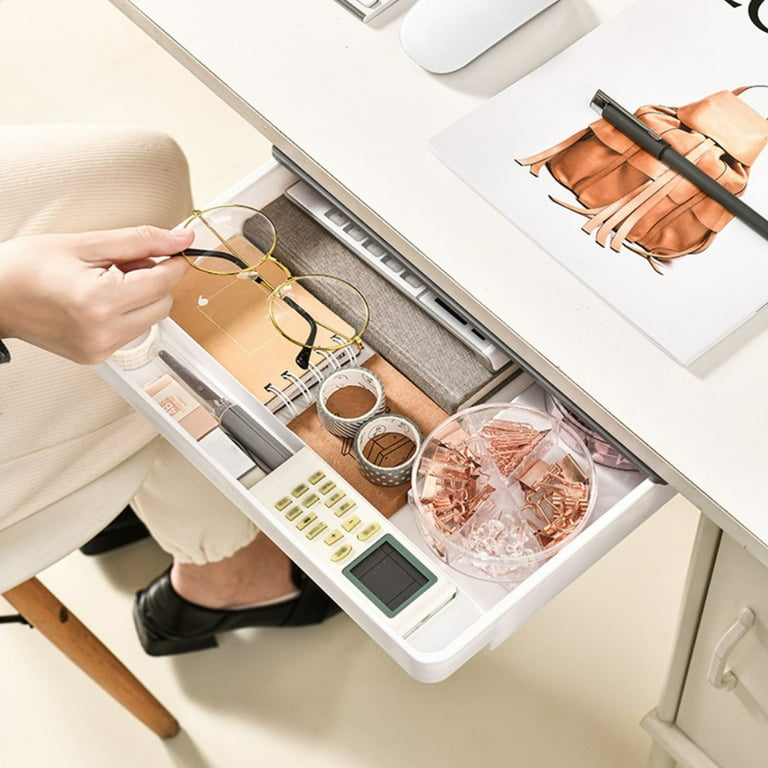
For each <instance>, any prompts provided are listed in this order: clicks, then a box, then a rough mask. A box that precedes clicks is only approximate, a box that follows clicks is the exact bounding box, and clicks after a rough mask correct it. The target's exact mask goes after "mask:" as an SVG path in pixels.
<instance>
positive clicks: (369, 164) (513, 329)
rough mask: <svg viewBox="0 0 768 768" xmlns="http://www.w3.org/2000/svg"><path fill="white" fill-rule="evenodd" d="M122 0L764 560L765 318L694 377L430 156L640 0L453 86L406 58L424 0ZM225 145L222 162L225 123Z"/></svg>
mask: <svg viewBox="0 0 768 768" xmlns="http://www.w3.org/2000/svg"><path fill="white" fill-rule="evenodd" d="M113 2H115V4H116V5H117V6H118V7H120V8H121V9H122V10H124V11H125V12H126V13H127V14H128V15H129V16H131V17H132V18H133V19H134V20H135V21H137V23H139V24H140V25H141V26H143V27H144V28H145V29H146V30H147V31H148V32H149V33H150V34H152V35H153V36H154V37H155V38H156V39H158V41H159V42H160V43H161V44H162V45H164V46H165V47H167V48H168V49H169V50H170V51H171V52H172V53H174V55H176V56H177V57H179V58H180V60H181V61H182V62H183V63H185V64H186V65H187V66H188V67H189V68H190V69H191V70H192V71H193V72H195V73H196V74H197V75H198V76H199V77H201V79H202V80H204V81H205V82H207V83H208V84H209V85H210V87H211V88H213V89H214V91H216V92H217V93H218V94H219V95H220V96H221V97H222V98H223V99H224V100H225V101H227V102H228V103H229V104H231V105H232V106H233V107H234V108H235V109H237V110H238V111H239V112H241V113H242V114H243V115H244V116H245V117H246V118H247V119H248V120H249V121H250V122H251V123H252V124H253V125H254V126H255V127H256V128H257V129H258V130H259V131H261V132H262V133H263V134H264V135H265V136H266V137H267V138H268V139H269V140H271V141H272V142H273V143H274V144H275V145H276V146H277V147H279V148H280V149H281V150H283V151H284V152H285V153H286V154H287V155H289V156H290V157H292V158H293V159H294V160H296V161H297V162H299V163H300V165H302V166H303V167H304V168H305V169H306V170H307V171H308V172H310V173H311V174H312V175H313V176H314V177H315V178H316V179H317V180H318V181H319V182H320V183H322V184H323V185H324V186H325V187H326V188H327V189H328V190H329V191H330V192H331V193H332V194H334V195H335V196H336V197H337V198H338V199H339V200H340V201H341V202H343V203H344V204H346V205H347V206H348V207H349V208H350V209H351V210H353V211H354V212H355V213H356V214H358V215H359V216H360V217H361V218H362V219H363V220H364V221H366V223H368V224H369V225H371V226H372V227H373V228H374V229H376V230H377V231H378V232H379V233H380V234H382V235H383V236H384V237H386V238H387V239H388V240H389V241H390V243H391V244H392V245H393V246H394V247H395V248H397V249H398V250H400V251H401V252H402V253H403V254H404V255H405V256H407V257H408V258H409V259H410V260H411V261H412V262H413V263H414V264H415V265H416V266H417V267H418V268H419V269H421V270H422V271H423V272H424V273H425V274H427V275H428V276H429V277H431V278H432V279H433V280H435V281H436V282H437V283H438V284H440V285H441V286H443V287H444V288H446V289H447V290H448V291H449V292H450V293H451V294H452V295H454V296H455V297H456V298H458V299H459V300H460V301H461V302H462V303H463V304H464V305H465V306H466V307H467V308H468V309H469V311H470V312H471V313H472V314H474V315H475V316H476V317H477V318H478V319H479V320H480V322H481V323H483V324H484V325H486V326H487V327H488V328H489V329H490V330H491V331H492V332H494V333H496V334H497V335H499V336H500V337H501V338H503V339H504V341H505V342H507V343H508V344H510V346H511V347H512V348H513V349H514V350H515V351H516V352H517V353H519V354H520V355H521V356H522V357H523V358H524V359H526V360H527V361H528V363H530V364H531V365H532V366H534V367H535V368H536V369H537V370H538V371H539V372H540V373H541V374H542V375H544V376H545V377H547V378H548V379H549V380H550V381H551V382H552V383H553V384H554V385H555V386H556V387H557V388H558V389H560V390H561V391H562V392H564V393H565V394H566V395H567V396H568V397H570V398H571V399H572V400H573V401H574V402H576V403H577V404H578V405H579V406H580V407H582V408H583V409H584V410H585V411H586V412H587V413H589V414H590V415H591V416H593V417H594V418H596V419H597V420H598V421H599V422H600V423H602V424H603V425H604V426H605V427H606V428H607V429H608V430H610V431H611V432H612V433H613V434H615V435H616V436H617V438H618V439H619V440H620V441H621V442H622V443H623V444H624V445H626V446H627V447H628V448H629V449H630V450H631V451H633V452H634V453H635V455H637V456H638V457H639V458H640V459H642V460H643V461H645V462H646V463H647V464H648V465H649V466H650V467H652V468H653V469H654V470H656V471H657V472H658V473H659V474H660V475H661V476H662V477H664V478H665V479H666V480H668V481H669V482H670V483H671V484H672V485H674V486H675V488H677V489H678V490H679V491H680V492H681V493H683V494H684V495H686V496H687V497H688V498H689V499H690V500H691V501H693V502H694V503H695V504H697V505H698V506H699V507H701V508H702V509H703V510H704V511H705V512H706V513H707V514H708V515H709V516H710V517H712V518H713V519H714V521H715V522H716V523H717V524H718V525H720V526H721V527H722V528H724V529H725V530H726V531H728V532H729V533H730V534H731V535H733V536H734V537H735V538H736V539H737V540H740V541H741V542H742V543H743V544H745V545H747V546H748V547H749V548H750V549H751V550H752V551H753V552H754V553H755V554H756V555H758V557H760V559H766V554H765V552H766V551H768V549H766V548H768V513H767V512H766V511H765V504H764V501H763V499H764V496H763V488H762V480H763V473H764V471H765V463H766V459H768V331H766V330H763V331H759V330H756V329H755V328H754V324H753V326H751V327H750V329H749V330H750V332H749V333H747V332H741V333H739V332H737V333H735V334H732V336H731V337H729V339H728V340H727V342H725V343H723V344H721V345H719V347H718V349H717V354H716V355H713V356H710V359H709V360H708V361H707V363H706V365H705V366H704V367H703V368H702V369H701V370H696V371H694V370H693V369H686V368H685V367H683V366H681V365H680V364H678V363H676V362H675V361H674V360H672V359H671V358H670V357H668V356H667V355H666V354H664V353H663V352H662V351H660V350H659V349H658V348H657V347H656V346H654V345H653V344H652V343H651V342H650V341H649V340H648V339H647V338H646V337H644V336H643V335H642V334H641V333H640V332H639V331H637V330H636V329H635V328H634V327H632V326H631V325H630V324H629V323H628V322H626V321H625V320H624V319H623V318H622V317H620V316H619V315H618V314H617V313H616V312H615V311H614V310H613V309H611V308H610V307H609V306H608V305H607V304H605V303H604V302H603V301H602V300H600V299H599V298H597V297H596V296H595V295H594V294H593V293H592V292H591V291H590V290H589V289H587V288H586V287H585V286H583V285H582V284H581V283H580V282H579V281H578V280H577V279H576V278H574V277H573V276H572V275H571V274H569V273H568V272H567V271H566V270H565V269H564V268H563V267H561V266H560V265H559V264H558V263H557V262H556V261H555V260H554V259H552V258H550V257H549V256H548V255H547V254H545V253H544V252H543V251H541V250H540V249H539V248H538V247H537V246H536V245H534V244H533V243H532V242H531V241H530V240H529V239H528V238H527V237H526V236H525V235H523V234H522V233H521V232H520V231H519V230H517V229H516V228H515V227H514V226H513V225H512V224H511V223H510V222H509V221H507V220H506V219H505V218H504V217H503V216H501V215H500V214H499V213H497V212H496V211H495V210H494V209H493V208H492V207H491V206H490V205H488V204H487V203H486V202H485V201H483V200H482V199H481V198H480V197H479V196H478V195H477V194H476V193H475V192H473V191H472V190H471V189H470V188H469V187H468V186H467V185H465V184H464V183H463V182H462V181H461V180H459V179H458V178H457V177H456V176H454V175H453V173H452V172H451V171H449V170H448V169H447V168H446V167H445V166H444V165H443V164H442V163H441V162H440V161H439V160H438V159H437V158H436V157H435V156H434V155H433V153H432V152H431V151H430V149H429V147H428V141H429V139H430V138H431V137H433V136H434V135H435V134H437V133H439V132H440V131H442V130H443V129H444V128H446V127H447V126H449V125H451V124H453V123H454V122H456V121H457V120H458V119H460V118H461V117H463V116H464V115H466V114H467V113H469V112H470V111H472V110H473V109H475V108H477V107H478V106H479V105H481V104H482V103H483V102H484V101H485V100H486V99H487V98H489V97H490V96H492V95H494V94H495V93H497V92H499V91H500V90H502V89H503V88H505V87H506V86H507V85H509V84H511V83H512V82H514V81H516V80H517V79H519V78H520V77H522V76H523V75H525V74H526V73H528V72H529V71H531V70H532V69H534V68H535V67H536V66H538V65H539V64H542V63H543V62H544V61H546V60H547V59H549V58H550V57H551V56H553V55H555V54H556V53H558V52H559V51H560V50H562V49H563V48H565V47H566V46H567V45H568V44H570V43H571V42H572V41H574V40H575V39H577V38H578V37H580V36H581V35H583V34H584V33H586V32H588V31H589V30H590V29H592V28H594V27H595V26H596V25H597V24H598V23H599V22H600V21H602V20H604V19H606V18H608V17H609V16H610V15H612V14H613V13H615V12H616V11H618V10H620V9H621V8H622V7H624V6H625V5H626V4H627V0H560V1H559V2H557V3H555V5H553V6H551V7H550V8H549V9H547V10H546V11H544V12H543V13H542V14H540V15H539V16H538V17H536V18H535V19H533V20H532V21H531V22H529V23H528V24H526V25H525V26H524V27H523V28H521V29H520V30H518V31H517V32H515V33H514V34H513V35H511V36H510V37H508V38H507V39H506V40H504V41H502V42H501V43H499V44H498V45H497V46H496V47H495V48H493V49H492V50H491V51H489V52H488V53H486V54H484V55H483V56H482V57H481V58H479V59H478V60H476V61H475V62H473V63H472V64H470V65H469V66H467V67H466V68H464V69H463V70H461V71H459V72H457V73H454V74H452V75H431V74H429V73H427V72H426V71H424V70H422V69H420V68H419V67H418V66H417V65H416V64H414V63H413V62H411V61H410V59H408V57H407V56H406V54H405V53H404V52H403V50H402V48H401V47H400V43H399V27H400V23H401V21H402V17H403V15H404V13H405V12H406V11H407V10H408V9H409V8H410V7H411V5H412V2H410V0H400V2H399V3H396V4H395V5H394V6H393V7H392V8H390V9H389V10H388V11H386V12H385V13H383V14H382V15H381V16H380V17H378V18H377V19H376V20H375V21H374V22H372V23H371V24H369V25H366V24H363V23H362V22H360V21H359V20H358V19H357V18H356V17H354V16H353V15H352V14H351V13H350V12H348V11H347V10H345V9H344V8H343V7H342V6H341V5H340V4H338V3H336V2H334V0H292V2H285V0H257V1H255V2H253V1H252V2H248V3H243V2H242V0H218V2H217V3H216V4H215V6H212V5H211V4H210V3H208V2H205V1H204V0H187V2H186V3H184V5H183V9H182V8H181V7H180V6H179V4H178V3H177V2H175V1H174V0H134V1H133V2H128V0H113ZM211 137H212V150H215V126H211ZM513 284H514V285H516V287H517V290H516V291H515V301H514V302H511V301H510V286H511V285H513ZM521 285H522V287H523V290H520V287H521ZM542 297H546V301H544V300H542ZM764 314H765V312H763V315H764ZM763 326H765V323H764V322H763Z"/></svg>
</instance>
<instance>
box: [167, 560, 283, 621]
mask: <svg viewBox="0 0 768 768" xmlns="http://www.w3.org/2000/svg"><path fill="white" fill-rule="evenodd" d="M218 565H219V564H218V563H215V564H207V565H193V564H190V563H176V562H175V563H174V564H173V566H172V568H171V573H170V578H171V585H172V586H173V588H174V590H175V591H176V593H177V594H178V595H180V596H181V597H183V598H184V599H185V600H188V601H189V602H190V603H194V604H195V605H199V606H202V607H204V608H211V609H213V610H236V609H238V608H248V607H254V606H257V605H261V604H266V603H270V602H280V601H282V600H289V599H291V598H292V597H295V596H296V594H297V590H296V586H295V585H294V583H293V581H292V579H291V576H290V568H288V569H287V572H286V573H285V574H281V573H268V574H265V576H266V578H258V577H256V575H255V574H247V575H245V576H244V575H243V574H241V573H237V572H230V571H228V570H227V569H226V568H221V567H215V566H218ZM211 566H214V567H211Z"/></svg>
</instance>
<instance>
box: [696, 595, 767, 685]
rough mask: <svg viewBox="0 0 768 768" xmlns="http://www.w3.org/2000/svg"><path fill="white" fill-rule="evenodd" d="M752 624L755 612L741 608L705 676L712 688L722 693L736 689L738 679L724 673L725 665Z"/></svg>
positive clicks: (721, 641) (720, 643) (730, 673)
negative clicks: (722, 691)
mask: <svg viewBox="0 0 768 768" xmlns="http://www.w3.org/2000/svg"><path fill="white" fill-rule="evenodd" d="M754 623H755V612H754V611H753V610H752V609H751V608H742V609H741V613H740V614H739V618H738V620H737V621H736V622H735V623H734V624H733V625H732V626H731V627H730V629H728V630H726V632H725V634H724V635H723V636H722V637H721V638H720V642H719V643H718V644H717V647H716V648H715V653H714V656H712V663H711V664H710V665H709V674H708V675H707V679H708V680H709V682H710V684H711V685H712V686H713V687H715V688H719V689H721V690H724V691H732V690H733V689H734V688H735V687H736V683H737V682H738V678H737V677H736V675H735V674H734V673H733V672H731V671H730V670H728V672H726V671H725V664H726V662H727V661H728V656H730V653H731V651H732V650H733V649H734V648H735V647H736V644H737V643H738V642H739V640H741V638H742V637H744V635H746V634H747V632H749V630H750V629H751V628H752V625H753V624H754Z"/></svg>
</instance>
